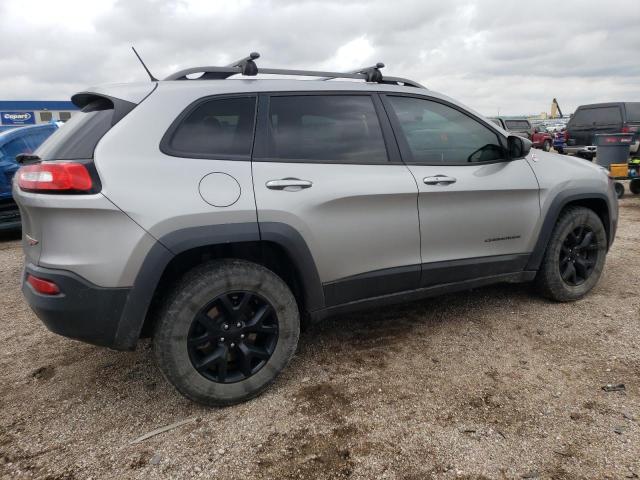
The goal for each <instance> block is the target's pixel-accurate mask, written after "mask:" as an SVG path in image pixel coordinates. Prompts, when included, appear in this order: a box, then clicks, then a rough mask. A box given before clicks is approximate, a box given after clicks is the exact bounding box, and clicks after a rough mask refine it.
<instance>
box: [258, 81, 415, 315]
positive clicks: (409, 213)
mask: <svg viewBox="0 0 640 480" xmlns="http://www.w3.org/2000/svg"><path fill="white" fill-rule="evenodd" d="M259 112H260V113H259V117H260V118H259V120H258V129H257V137H256V145H255V149H254V156H253V157H254V158H253V181H254V188H255V196H256V204H257V209H258V222H259V225H260V228H261V231H263V232H265V231H266V230H267V229H268V228H272V227H273V224H284V225H287V226H288V227H291V228H293V229H294V230H295V231H296V232H298V233H299V234H300V235H301V237H302V238H303V240H304V242H305V243H306V245H307V247H308V248H309V251H310V252H311V255H312V257H313V260H314V263H315V265H316V267H317V270H318V274H319V277H320V280H321V282H322V284H323V287H324V295H325V304H326V305H327V306H331V305H337V304H342V303H346V302H349V301H354V300H359V299H363V298H368V297H373V296H377V295H384V294H389V293H394V292H397V291H402V290H409V289H413V288H417V286H418V282H419V276H420V232H419V222H418V211H417V208H416V202H417V196H418V190H417V187H416V183H415V181H414V179H413V176H412V175H411V172H410V171H409V169H408V168H407V166H406V165H404V164H402V163H401V162H400V159H399V155H398V153H397V147H396V146H395V144H394V143H393V142H391V141H390V140H392V138H393V137H392V134H391V131H390V127H389V124H388V120H387V118H386V116H384V115H382V116H379V115H378V114H379V113H380V112H383V109H382V106H381V104H380V103H379V99H378V98H377V97H375V98H374V97H372V96H371V95H369V94H359V93H353V92H351V93H348V94H339V93H335V92H331V93H327V94H322V95H317V94H296V93H287V94H271V95H269V96H267V95H264V96H263V97H261V99H260V104H259ZM385 122H386V123H385ZM383 130H384V134H383ZM388 146H389V148H391V149H393V148H394V147H395V149H396V150H395V151H393V150H391V151H390V152H388V149H387V147H388Z"/></svg>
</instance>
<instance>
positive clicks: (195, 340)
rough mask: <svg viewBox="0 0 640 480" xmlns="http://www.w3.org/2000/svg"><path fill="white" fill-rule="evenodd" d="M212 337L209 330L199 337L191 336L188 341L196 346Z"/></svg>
mask: <svg viewBox="0 0 640 480" xmlns="http://www.w3.org/2000/svg"><path fill="white" fill-rule="evenodd" d="M210 338H211V335H210V334H209V332H208V331H207V332H205V333H203V334H202V335H198V336H197V337H191V338H189V339H188V340H187V342H188V343H189V345H193V346H194V347H197V346H200V345H202V344H203V343H206V342H208V341H209V339H210Z"/></svg>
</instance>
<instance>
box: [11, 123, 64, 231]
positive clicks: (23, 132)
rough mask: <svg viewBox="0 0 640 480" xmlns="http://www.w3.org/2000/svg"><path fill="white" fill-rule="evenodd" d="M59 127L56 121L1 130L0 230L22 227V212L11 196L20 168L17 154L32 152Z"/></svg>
mask: <svg viewBox="0 0 640 480" xmlns="http://www.w3.org/2000/svg"><path fill="white" fill-rule="evenodd" d="M57 129H58V125H57V124H55V123H47V124H43V125H34V126H30V127H20V128H12V129H11V130H5V131H3V132H0V231H6V230H15V229H19V228H20V212H19V211H18V207H17V205H16V204H15V202H14V201H13V197H12V196H11V180H12V179H13V176H14V175H15V173H16V171H17V170H18V168H19V165H18V163H17V162H16V156H17V155H19V154H21V153H32V152H34V151H35V149H36V148H38V147H39V146H40V144H41V143H42V142H44V141H45V140H46V139H47V138H48V137H49V135H51V134H52V133H53V132H55V131H56V130H57Z"/></svg>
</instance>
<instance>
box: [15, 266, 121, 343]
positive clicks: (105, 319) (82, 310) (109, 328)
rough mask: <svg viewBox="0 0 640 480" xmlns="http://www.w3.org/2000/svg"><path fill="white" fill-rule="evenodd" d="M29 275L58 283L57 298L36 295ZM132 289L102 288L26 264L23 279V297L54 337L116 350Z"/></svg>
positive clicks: (56, 271)
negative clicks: (123, 314) (58, 291)
mask: <svg viewBox="0 0 640 480" xmlns="http://www.w3.org/2000/svg"><path fill="white" fill-rule="evenodd" d="M28 273H31V274H33V275H35V276H37V277H41V278H44V279H47V280H50V281H52V282H55V283H56V284H57V285H58V287H59V288H60V294H58V295H42V294H40V293H37V292H36V291H35V290H34V289H33V287H31V285H29V284H28V283H27V282H26V281H25V280H26V276H27V274H28ZM129 291H130V289H129V288H103V287H98V286H96V285H94V284H92V283H91V282H89V281H87V280H85V279H83V278H82V277H80V276H79V275H76V274H74V273H72V272H68V271H65V270H57V269H50V268H43V267H37V266H35V265H31V264H27V265H26V266H25V269H24V272H23V278H22V293H23V294H24V296H25V298H26V300H27V302H28V303H29V306H30V307H31V308H32V309H33V311H34V312H35V314H36V315H37V316H38V318H40V320H41V321H42V323H44V324H45V326H46V327H47V328H48V329H49V330H51V331H52V332H54V333H57V334H59V335H63V336H65V337H69V338H74V339H76V340H82V341H83V342H87V343H92V344H94V345H101V346H105V347H110V348H115V349H119V350H120V349H126V348H128V346H125V345H118V342H117V341H116V332H117V329H118V325H119V323H120V319H121V317H122V312H123V310H124V306H125V304H126V302H127V297H128V295H129Z"/></svg>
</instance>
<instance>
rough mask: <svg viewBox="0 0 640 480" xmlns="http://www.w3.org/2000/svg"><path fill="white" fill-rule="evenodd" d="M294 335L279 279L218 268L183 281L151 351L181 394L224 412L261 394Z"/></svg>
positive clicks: (231, 263)
mask: <svg viewBox="0 0 640 480" xmlns="http://www.w3.org/2000/svg"><path fill="white" fill-rule="evenodd" d="M299 333H300V319H299V313H298V307H297V304H296V301H295V298H294V297H293V294H292V293H291V291H290V290H289V288H288V287H287V285H286V284H285V283H284V281H283V280H282V279H281V278H280V277H278V276H277V275H276V274H275V273H273V272H272V271H270V270H268V269H267V268H265V267H263V266H261V265H257V264H254V263H250V262H245V261H241V260H222V261H213V262H210V263H207V264H204V265H201V266H200V267H197V268H196V269H194V270H192V271H191V272H189V273H188V274H187V275H186V276H185V277H184V279H183V280H182V282H181V283H180V284H179V285H178V287H177V288H176V289H175V291H174V293H173V295H172V296H171V297H170V298H169V299H168V301H167V303H166V304H165V308H164V309H163V311H162V313H161V315H160V318H159V321H158V324H157V326H156V330H155V335H154V339H153V343H154V351H155V355H156V360H157V362H158V365H159V367H160V370H161V371H162V373H163V374H164V375H165V377H166V378H167V379H168V380H169V382H171V383H172V384H173V385H174V386H175V387H176V388H177V389H178V391H179V392H180V393H182V394H183V395H184V396H186V397H187V398H190V399H191V400H194V401H196V402H199V403H203V404H205V405H213V406H223V405H231V404H234V403H238V402H241V401H244V400H248V399H250V398H253V397H255V396H256V395H258V394H259V393H260V392H262V391H263V390H264V389H265V388H267V387H268V386H269V384H270V383H271V382H273V380H274V379H275V378H276V376H277V375H278V374H279V373H280V371H282V369H283V368H284V367H285V366H286V365H287V363H288V362H289V360H290V359H291V357H292V356H293V354H294V352H295V350H296V346H297V343H298V336H299Z"/></svg>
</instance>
